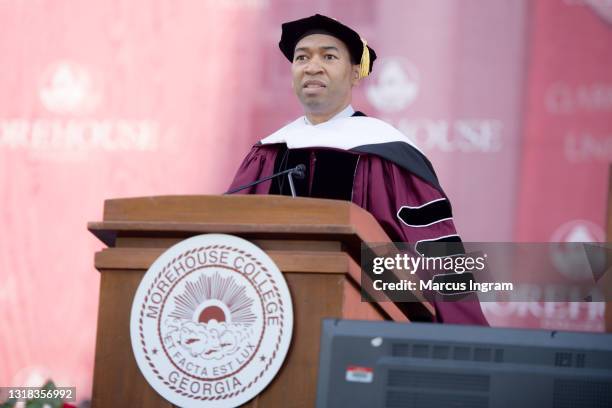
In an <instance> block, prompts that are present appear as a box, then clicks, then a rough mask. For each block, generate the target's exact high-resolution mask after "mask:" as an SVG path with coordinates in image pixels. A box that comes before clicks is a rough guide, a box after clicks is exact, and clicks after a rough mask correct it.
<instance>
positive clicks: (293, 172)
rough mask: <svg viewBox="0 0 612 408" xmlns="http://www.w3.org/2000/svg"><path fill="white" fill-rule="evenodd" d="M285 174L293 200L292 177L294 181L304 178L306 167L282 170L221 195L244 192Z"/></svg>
mask: <svg viewBox="0 0 612 408" xmlns="http://www.w3.org/2000/svg"><path fill="white" fill-rule="evenodd" d="M284 174H286V175H287V178H288V179H289V188H290V189H291V195H292V196H293V197H294V198H295V197H296V194H295V186H294V185H293V177H294V176H295V178H296V179H298V180H301V179H303V178H304V177H306V166H305V165H303V164H298V165H297V166H295V167H293V168H291V169H287V170H283V171H279V172H278V173H274V174H272V175H271V176H268V177H264V178H262V179H259V180H255V181H253V182H252V183H249V184H245V185H244V186H240V187H236V188H234V189H232V190H228V191H226V192H225V193H223V194H234V193H236V192H238V191H240V190H244V189H245V188H249V187H253V186H256V185H257V184H260V183H263V182H264V181H268V180H271V179H273V178H276V177H279V176H282V175H284Z"/></svg>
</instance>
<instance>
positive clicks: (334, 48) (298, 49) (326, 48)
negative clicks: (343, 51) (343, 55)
mask: <svg viewBox="0 0 612 408" xmlns="http://www.w3.org/2000/svg"><path fill="white" fill-rule="evenodd" d="M319 49H320V50H325V51H331V50H333V51H337V52H340V50H339V49H338V47H335V46H333V45H325V46H322V47H319ZM309 50H310V47H298V48H296V49H295V51H294V53H295V52H298V51H304V52H307V51H309Z"/></svg>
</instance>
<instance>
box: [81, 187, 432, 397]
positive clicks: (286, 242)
mask: <svg viewBox="0 0 612 408" xmlns="http://www.w3.org/2000/svg"><path fill="white" fill-rule="evenodd" d="M88 229H89V230H90V231H91V232H92V233H93V234H94V235H95V236H96V237H98V238H99V239H100V240H101V241H102V242H104V243H105V244H106V245H107V246H108V248H105V249H103V250H102V251H100V252H98V253H96V254H95V267H96V269H98V270H99V271H100V273H101V280H100V304H99V311H98V329H97V338H96V357H95V367H94V385H93V395H92V404H93V407H98V408H99V407H122V406H125V407H172V406H173V405H172V404H171V403H169V402H168V401H166V400H165V399H163V398H162V397H161V396H160V395H158V394H157V393H156V391H155V390H154V389H153V388H151V387H150V386H149V384H148V383H147V382H146V380H145V378H144V377H143V376H142V375H141V373H140V371H139V369H138V366H137V364H136V360H135V358H134V356H133V353H132V346H131V343H130V311H131V307H132V301H133V298H134V294H135V292H136V289H137V287H138V284H139V282H140V280H141V278H142V277H143V275H144V273H145V272H146V270H147V269H148V268H149V266H150V265H151V264H152V263H153V261H154V260H155V259H156V258H157V257H158V256H159V255H161V254H162V252H164V251H165V250H166V249H167V248H168V247H170V246H172V245H173V244H175V243H177V242H179V241H181V240H183V239H186V238H189V237H191V236H194V235H199V234H205V233H225V234H231V235H236V236H240V237H242V238H245V239H247V240H249V241H251V242H253V243H254V244H255V245H257V246H259V247H260V248H262V249H263V250H264V251H265V252H266V253H267V254H268V255H269V256H270V257H271V258H272V260H273V261H274V262H275V263H276V264H277V265H278V267H279V269H280V270H281V271H282V272H283V274H284V276H285V279H286V280H287V284H288V286H289V290H290V292H291V296H292V299H293V309H294V330H293V338H292V341H291V346H290V349H289V352H288V354H287V358H286V359H285V362H284V364H283V366H282V368H281V370H280V371H279V372H278V375H277V376H276V378H275V379H274V380H273V381H272V382H271V383H270V385H269V386H268V387H267V388H266V389H264V391H263V392H262V393H260V394H259V395H258V396H257V397H256V398H254V399H253V400H251V401H250V402H249V403H248V404H247V405H246V406H252V407H258V406H261V407H313V406H314V401H315V396H316V385H317V370H318V358H319V337H320V326H321V319H322V318H325V317H337V318H344V319H386V320H396V321H408V320H410V319H414V317H415V316H419V317H420V318H423V316H425V317H427V315H428V314H430V313H432V310H433V309H432V307H431V305H429V304H427V303H410V304H408V305H409V307H408V308H406V309H401V310H400V309H399V308H398V307H397V306H396V305H395V304H393V303H391V302H381V303H366V302H361V295H360V281H361V277H360V274H361V272H360V266H359V258H360V252H361V243H362V242H389V238H388V237H387V235H386V234H385V233H384V231H383V230H382V228H381V227H380V226H379V225H378V223H377V222H376V221H375V220H374V218H373V217H372V216H371V215H370V214H369V213H368V212H366V211H364V210H363V209H361V208H359V207H357V206H356V205H354V204H352V203H350V202H346V201H335V200H318V199H309V198H290V197H284V196H161V197H144V198H127V199H113V200H107V201H106V202H105V205H104V220H103V221H102V222H91V223H89V224H88Z"/></svg>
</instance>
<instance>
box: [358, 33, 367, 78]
mask: <svg viewBox="0 0 612 408" xmlns="http://www.w3.org/2000/svg"><path fill="white" fill-rule="evenodd" d="M361 42H362V43H363V52H362V53H361V61H360V64H359V78H365V77H367V76H368V75H370V50H369V49H368V42H367V41H366V40H364V39H363V38H361Z"/></svg>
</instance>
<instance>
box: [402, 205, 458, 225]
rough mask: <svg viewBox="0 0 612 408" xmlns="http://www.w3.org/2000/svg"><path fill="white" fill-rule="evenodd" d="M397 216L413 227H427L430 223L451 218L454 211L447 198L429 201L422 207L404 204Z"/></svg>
mask: <svg viewBox="0 0 612 408" xmlns="http://www.w3.org/2000/svg"><path fill="white" fill-rule="evenodd" d="M397 216H398V217H399V218H400V219H401V220H402V221H403V222H404V224H406V225H408V226H411V227H425V226H427V225H430V224H434V223H436V222H439V221H442V220H445V219H448V218H451V217H452V216H453V212H452V210H451V206H450V204H449V203H448V200H447V199H445V198H444V199H441V200H437V201H432V202H429V203H427V204H425V205H423V206H421V207H418V208H413V207H408V206H403V207H402V208H400V210H399V211H398V213H397Z"/></svg>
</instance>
